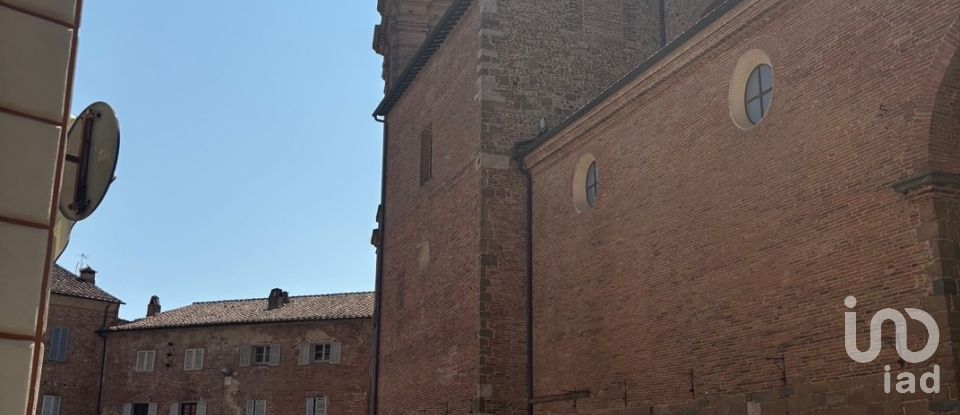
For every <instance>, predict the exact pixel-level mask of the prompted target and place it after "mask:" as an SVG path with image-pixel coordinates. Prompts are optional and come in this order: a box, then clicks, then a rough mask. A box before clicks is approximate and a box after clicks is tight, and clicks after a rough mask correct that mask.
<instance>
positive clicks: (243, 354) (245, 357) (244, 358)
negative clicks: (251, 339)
mask: <svg viewBox="0 0 960 415" xmlns="http://www.w3.org/2000/svg"><path fill="white" fill-rule="evenodd" d="M252 354H253V348H252V347H250V345H249V344H242V345H240V367H247V366H250V360H252V359H251V357H252V356H251V355H252Z"/></svg>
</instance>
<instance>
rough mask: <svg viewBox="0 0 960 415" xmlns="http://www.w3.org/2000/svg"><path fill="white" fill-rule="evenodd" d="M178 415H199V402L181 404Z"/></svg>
mask: <svg viewBox="0 0 960 415" xmlns="http://www.w3.org/2000/svg"><path fill="white" fill-rule="evenodd" d="M178 415H197V402H181V403H180V413H179V414H178Z"/></svg>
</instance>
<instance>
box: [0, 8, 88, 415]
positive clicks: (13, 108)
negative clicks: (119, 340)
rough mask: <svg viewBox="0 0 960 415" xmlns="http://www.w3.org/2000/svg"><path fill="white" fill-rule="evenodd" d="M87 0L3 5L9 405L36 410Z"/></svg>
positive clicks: (2, 311) (2, 182)
mask: <svg viewBox="0 0 960 415" xmlns="http://www.w3.org/2000/svg"><path fill="white" fill-rule="evenodd" d="M79 25H80V6H79V2H75V1H71V0H65V1H34V0H12V1H4V2H3V3H2V4H0V62H3V64H2V66H3V70H2V71H0V281H3V284H4V285H3V290H0V315H3V316H4V318H3V319H0V373H3V376H0V413H3V414H17V415H19V414H24V415H31V414H33V413H34V412H35V408H36V405H37V388H38V386H39V378H40V370H41V366H42V363H43V355H44V352H43V349H42V347H41V345H42V343H43V333H44V327H43V322H44V321H45V320H46V319H47V316H46V310H47V300H48V298H49V287H48V286H49V280H48V275H50V273H51V270H52V269H53V261H54V259H55V257H56V252H55V249H54V247H55V243H54V242H55V241H54V228H55V226H56V224H57V209H56V206H57V204H58V202H59V196H58V193H59V190H60V175H59V174H58V172H59V171H60V166H61V163H62V162H63V159H64V153H65V142H66V127H67V123H68V121H69V117H70V96H71V91H72V83H73V73H74V70H73V68H74V67H75V63H76V47H77V30H78V28H79Z"/></svg>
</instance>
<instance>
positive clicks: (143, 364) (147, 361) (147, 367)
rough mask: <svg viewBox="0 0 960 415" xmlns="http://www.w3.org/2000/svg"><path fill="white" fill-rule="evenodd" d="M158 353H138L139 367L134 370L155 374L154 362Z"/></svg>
mask: <svg viewBox="0 0 960 415" xmlns="http://www.w3.org/2000/svg"><path fill="white" fill-rule="evenodd" d="M156 356H157V352H156V351H153V350H140V351H138V352H137V365H136V367H134V370H135V371H137V372H153V361H154V359H155V358H156Z"/></svg>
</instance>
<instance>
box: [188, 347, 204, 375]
mask: <svg viewBox="0 0 960 415" xmlns="http://www.w3.org/2000/svg"><path fill="white" fill-rule="evenodd" d="M200 369H203V349H186V350H184V351H183V370H200Z"/></svg>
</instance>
